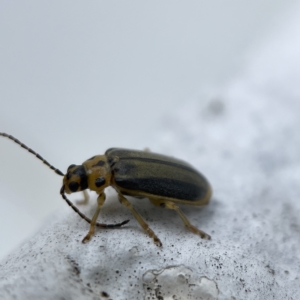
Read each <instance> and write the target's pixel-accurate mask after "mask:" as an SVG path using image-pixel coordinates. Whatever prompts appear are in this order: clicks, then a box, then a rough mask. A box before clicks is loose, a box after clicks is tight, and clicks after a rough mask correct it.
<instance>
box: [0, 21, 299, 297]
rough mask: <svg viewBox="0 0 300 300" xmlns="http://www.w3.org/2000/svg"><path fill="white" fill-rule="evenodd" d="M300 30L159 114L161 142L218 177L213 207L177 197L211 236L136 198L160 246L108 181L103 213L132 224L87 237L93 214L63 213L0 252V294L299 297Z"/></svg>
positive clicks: (289, 29)
mask: <svg viewBox="0 0 300 300" xmlns="http://www.w3.org/2000/svg"><path fill="white" fill-rule="evenodd" d="M296 25H297V26H296ZM297 30H298V32H297ZM299 36H300V33H299V18H298V19H296V18H294V19H291V22H290V24H287V26H286V28H284V30H282V32H277V33H276V36H275V35H274V37H273V38H272V39H271V40H269V41H267V43H266V44H265V45H264V46H263V47H261V48H260V49H257V51H256V52H253V53H252V56H250V58H249V60H248V64H247V66H246V67H245V69H244V73H243V74H240V76H239V78H236V79H235V80H233V81H232V82H231V83H230V84H228V85H227V86H226V88H224V89H222V90H217V91H216V90H214V91H213V92H207V93H203V94H202V95H198V96H197V97H195V98H194V99H191V100H190V101H187V103H185V104H183V105H182V109H181V110H180V111H177V112H170V115H168V116H166V118H165V119H164V121H163V122H162V125H161V131H160V132H161V133H160V137H159V138H157V144H156V145H155V150H156V151H159V152H162V153H165V154H171V155H174V156H176V157H180V158H182V159H185V160H188V161H189V162H191V163H192V164H193V165H194V166H195V167H196V168H197V169H199V170H200V171H201V172H203V173H204V174H205V175H206V176H207V178H208V179H209V180H210V182H211V184H212V186H213V188H214V195H213V197H212V200H211V202H210V204H209V205H208V206H207V207H204V208H197V207H196V208H195V207H191V206H190V207H186V206H185V207H182V209H183V211H184V212H185V213H186V215H187V216H188V218H189V219H190V220H191V222H192V224H194V225H196V226H197V227H199V228H200V229H202V230H204V231H206V232H207V233H209V234H211V235H212V240H210V241H207V240H201V239H200V238H199V237H198V236H196V235H194V234H192V233H191V232H189V231H188V230H187V229H186V228H184V226H183V225H182V222H181V220H180V218H179V217H178V216H177V215H176V213H175V212H173V211H169V210H163V209H160V208H157V207H153V206H152V205H151V204H150V203H149V201H147V200H145V199H143V200H140V199H135V200H134V199H131V201H132V203H133V204H134V206H135V208H136V209H137V210H138V211H139V212H140V213H141V214H142V215H143V216H144V218H145V219H146V220H147V222H148V223H149V225H150V227H151V228H152V229H153V230H154V232H156V234H157V235H158V236H159V238H160V239H161V241H162V243H163V247H162V248H158V247H156V246H155V245H154V243H153V242H152V240H151V239H150V238H148V236H146V234H145V233H144V232H143V231H142V230H141V229H140V228H139V226H138V224H137V222H136V221H135V220H134V218H133V217H132V216H131V215H130V212H129V211H127V210H126V208H124V207H122V206H121V205H119V203H118V202H117V199H116V194H115V193H114V191H112V190H109V191H108V195H107V199H108V200H109V201H107V203H106V205H105V207H104V208H103V211H102V213H101V214H100V216H101V217H100V218H101V222H106V223H112V222H113V221H116V222H117V221H121V220H125V219H130V220H131V221H130V223H129V224H128V225H126V226H125V227H124V228H122V229H114V230H97V232H96V235H95V237H94V238H93V239H92V240H91V241H90V242H89V243H88V244H82V243H81V239H82V238H83V236H84V235H85V234H86V232H87V230H88V224H86V223H85V221H83V220H81V219H80V218H79V217H78V216H77V215H75V214H74V213H73V212H72V211H69V212H67V213H62V214H61V215H60V216H58V217H57V219H56V220H54V221H53V222H52V223H51V225H49V226H47V227H46V228H44V229H42V230H41V231H40V232H39V233H38V234H37V235H36V236H34V237H32V239H31V240H29V241H27V242H26V243H25V244H24V245H22V246H21V247H20V248H19V249H18V250H17V251H15V252H14V253H11V255H9V256H8V257H7V258H6V259H5V260H4V261H2V262H1V265H0V268H1V269H0V270H1V271H0V298H1V299H149V300H150V299H164V300H166V299H295V300H296V299H300V288H299V287H300V251H299V245H300V217H299V216H300V201H299V198H300V184H299V179H300V151H299V149H300V134H299V128H300V101H299V97H300V92H299V82H300V63H299V53H300V45H299ZM296 37H297V38H296ZM274 49H275V50H274ZM149 147H150V148H151V145H149ZM93 200H95V199H93ZM93 209H95V204H93V205H91V207H83V208H82V210H83V211H85V212H87V213H88V214H90V215H91V214H92V211H93ZM20 230H21V229H20Z"/></svg>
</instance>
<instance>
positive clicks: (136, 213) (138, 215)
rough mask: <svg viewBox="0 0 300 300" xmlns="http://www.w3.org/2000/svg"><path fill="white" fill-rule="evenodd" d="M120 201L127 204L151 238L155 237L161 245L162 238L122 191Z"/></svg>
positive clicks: (156, 242)
mask: <svg viewBox="0 0 300 300" xmlns="http://www.w3.org/2000/svg"><path fill="white" fill-rule="evenodd" d="M119 201H120V203H121V204H122V205H124V206H126V207H127V208H129V209H130V210H131V212H132V214H133V215H134V217H135V218H136V220H137V221H138V222H139V223H140V225H141V226H142V228H143V229H144V230H145V231H146V232H147V233H148V235H149V236H150V237H151V238H153V240H154V243H155V244H156V245H157V246H159V247H161V246H162V243H161V241H160V239H159V238H158V237H157V236H156V234H155V233H154V232H153V231H152V229H151V228H150V227H149V225H148V224H147V223H146V222H145V220H144V219H143V218H142V216H141V215H140V214H139V213H138V212H137V211H136V210H135V209H134V207H133V206H132V204H131V203H130V202H129V201H128V200H127V199H126V198H125V197H124V196H123V195H122V194H121V193H120V194H119Z"/></svg>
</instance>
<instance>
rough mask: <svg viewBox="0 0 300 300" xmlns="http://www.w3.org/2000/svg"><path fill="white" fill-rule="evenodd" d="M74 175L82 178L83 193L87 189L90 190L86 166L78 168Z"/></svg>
mask: <svg viewBox="0 0 300 300" xmlns="http://www.w3.org/2000/svg"><path fill="white" fill-rule="evenodd" d="M72 173H73V174H74V175H77V176H79V177H80V188H81V191H83V190H85V189H87V188H88V180H87V175H86V172H85V168H84V166H78V167H77V168H76V169H75V170H74V171H73V172H72Z"/></svg>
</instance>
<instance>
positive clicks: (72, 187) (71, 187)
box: [69, 181, 79, 193]
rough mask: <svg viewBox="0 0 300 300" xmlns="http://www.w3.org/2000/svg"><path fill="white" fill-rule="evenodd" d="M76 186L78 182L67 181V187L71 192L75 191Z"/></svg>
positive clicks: (77, 186)
mask: <svg viewBox="0 0 300 300" xmlns="http://www.w3.org/2000/svg"><path fill="white" fill-rule="evenodd" d="M78 188H79V183H78V182H75V181H72V182H70V183H69V189H70V191H71V192H73V193H74V192H77V190H78Z"/></svg>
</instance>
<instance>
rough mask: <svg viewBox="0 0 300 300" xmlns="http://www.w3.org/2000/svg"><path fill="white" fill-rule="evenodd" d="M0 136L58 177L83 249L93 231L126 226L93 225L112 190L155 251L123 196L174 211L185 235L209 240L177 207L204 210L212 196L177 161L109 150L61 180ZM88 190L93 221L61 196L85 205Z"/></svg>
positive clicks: (149, 231)
mask: <svg viewBox="0 0 300 300" xmlns="http://www.w3.org/2000/svg"><path fill="white" fill-rule="evenodd" d="M0 135H1V136H3V137H7V138H9V139H11V140H12V141H14V142H15V143H17V144H19V145H20V146H21V147H23V148H24V149H26V150H28V151H29V152H30V153H32V154H33V155H35V156H36V157H37V158H38V159H40V160H41V161H42V162H43V163H44V164H46V165H47V166H48V167H49V168H51V169H52V170H53V171H54V172H55V173H56V174H58V175H60V176H63V185H62V187H61V189H60V194H61V196H62V198H63V199H64V200H65V201H66V202H67V203H68V205H70V206H71V207H72V208H73V210H74V211H75V212H76V213H78V214H79V215H80V217H82V218H83V219H84V220H86V221H87V222H89V223H90V229H89V232H88V233H87V235H86V236H85V237H84V238H83V240H82V242H83V243H85V242H87V241H89V240H90V239H91V237H92V236H93V235H94V233H95V226H99V227H104V228H113V227H120V226H122V225H124V224H126V223H128V222H129V221H128V220H126V221H124V222H122V223H118V224H101V223H97V218H98V216H99V213H100V210H101V207H102V206H103V204H104V202H105V198H106V196H105V192H104V190H105V188H106V187H108V186H112V187H113V188H114V189H115V190H116V192H117V194H118V198H119V201H120V203H121V204H122V205H124V206H125V207H127V208H128V209H129V210H130V211H131V212H132V214H133V215H134V217H135V218H136V220H137V221H138V223H139V224H140V225H141V227H142V228H143V229H144V230H145V231H146V233H147V234H148V235H149V236H150V237H151V238H152V239H153V240H154V243H155V244H156V245H157V246H162V243H161V241H160V240H159V238H158V237H157V236H156V234H155V233H154V232H153V231H152V229H151V228H150V227H149V226H148V224H147V223H146V221H145V220H144V219H143V218H142V216H141V215H140V214H139V213H138V212H137V211H136V210H135V208H134V207H133V205H132V204H131V203H130V202H129V201H128V199H127V197H126V196H132V197H136V198H148V199H149V200H150V202H151V203H152V204H154V205H156V206H160V207H163V208H167V209H172V210H175V211H176V212H177V213H178V214H179V216H180V218H181V219H182V221H183V223H184V224H185V225H186V227H187V228H188V229H189V230H191V231H192V232H193V233H195V234H198V235H200V237H201V238H203V239H210V238H211V237H210V235H208V234H207V233H205V232H204V231H202V230H200V229H198V228H197V227H195V226H193V225H192V224H191V223H190V222H189V220H188V219H187V217H186V216H185V215H184V214H183V212H182V211H181V209H180V208H179V207H178V205H177V204H187V205H195V206H202V205H206V204H207V203H208V202H209V200H210V198H211V195H212V188H211V185H210V183H209V182H208V180H207V179H206V178H205V177H204V176H203V175H202V174H201V173H200V172H198V171H197V170H196V169H195V168H193V167H192V166H191V165H190V164H188V163H186V162H184V161H182V160H179V159H176V158H173V157H169V156H165V155H161V154H157V153H152V152H150V151H138V150H130V149H123V148H110V149H108V150H107V151H106V152H105V154H104V155H96V156H93V157H91V158H90V159H88V160H86V161H85V162H83V163H82V164H81V165H74V164H72V165H70V166H69V167H68V169H67V173H66V174H63V173H62V172H61V171H60V170H59V169H57V168H55V167H54V166H52V165H50V164H49V163H48V162H47V161H46V160H45V159H44V158H42V157H41V156H40V155H39V154H37V153H36V152H35V151H33V150H32V149H30V148H28V147H27V146H26V145H24V144H23V143H21V142H20V141H19V140H17V139H16V138H14V137H13V136H11V135H8V134H6V133H0ZM87 189H89V190H92V191H95V192H96V193H97V194H98V198H97V209H96V211H95V213H94V215H93V218H92V219H89V218H88V217H86V216H85V215H84V214H82V213H81V212H80V211H79V210H78V209H77V207H76V206H75V205H74V204H73V203H72V202H71V201H69V200H68V198H67V197H66V195H65V194H71V193H75V192H79V191H82V192H83V193H84V201H83V202H82V203H87V202H88V195H87V192H86V190H87Z"/></svg>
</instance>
